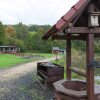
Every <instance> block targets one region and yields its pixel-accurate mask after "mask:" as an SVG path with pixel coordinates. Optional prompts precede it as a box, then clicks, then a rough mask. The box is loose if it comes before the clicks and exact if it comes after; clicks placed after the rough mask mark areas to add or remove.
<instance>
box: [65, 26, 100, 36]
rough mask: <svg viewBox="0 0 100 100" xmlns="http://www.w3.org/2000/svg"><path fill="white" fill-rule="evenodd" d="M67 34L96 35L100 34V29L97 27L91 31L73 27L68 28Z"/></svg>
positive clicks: (85, 28)
mask: <svg viewBox="0 0 100 100" xmlns="http://www.w3.org/2000/svg"><path fill="white" fill-rule="evenodd" d="M65 33H66V34H67V33H72V34H83V33H84V34H86V33H91V34H92V33H94V34H100V27H96V28H93V29H90V28H88V27H71V28H66V29H65Z"/></svg>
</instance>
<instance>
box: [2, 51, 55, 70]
mask: <svg viewBox="0 0 100 100" xmlns="http://www.w3.org/2000/svg"><path fill="white" fill-rule="evenodd" d="M26 54H27V53H26ZM32 54H33V55H35V58H32V59H27V58H24V57H20V56H16V55H12V54H0V69H4V68H9V67H12V66H15V65H18V64H21V63H26V62H31V61H36V60H40V59H44V58H50V57H53V56H54V55H53V54H49V53H32ZM36 55H37V56H36ZM42 57H43V58H42Z"/></svg>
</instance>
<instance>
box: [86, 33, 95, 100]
mask: <svg viewBox="0 0 100 100" xmlns="http://www.w3.org/2000/svg"><path fill="white" fill-rule="evenodd" d="M86 48H87V49H86V59H87V68H86V76H87V79H86V80H87V96H88V99H87V100H95V99H94V69H93V68H92V66H90V65H91V62H92V61H94V49H93V48H94V34H88V35H87V41H86Z"/></svg>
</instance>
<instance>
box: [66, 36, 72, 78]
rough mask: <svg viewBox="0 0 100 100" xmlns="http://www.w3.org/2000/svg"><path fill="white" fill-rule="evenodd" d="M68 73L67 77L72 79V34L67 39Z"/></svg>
mask: <svg viewBox="0 0 100 100" xmlns="http://www.w3.org/2000/svg"><path fill="white" fill-rule="evenodd" d="M66 56H67V57H66V58H67V59H66V71H67V72H66V75H67V79H68V80H71V70H70V68H71V35H70V38H69V39H68V40H67V48H66Z"/></svg>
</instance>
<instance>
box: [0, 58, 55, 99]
mask: <svg viewBox="0 0 100 100" xmlns="http://www.w3.org/2000/svg"><path fill="white" fill-rule="evenodd" d="M51 60H55V57H54V58H48V59H44V60H41V61H38V62H46V61H51ZM36 66H37V62H31V63H27V64H22V65H19V66H16V67H12V68H9V69H5V70H0V100H50V99H51V98H52V95H53V94H52V91H51V89H49V88H48V89H47V90H46V92H43V89H42V87H41V86H40V85H39V84H38V82H37V81H36Z"/></svg>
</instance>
